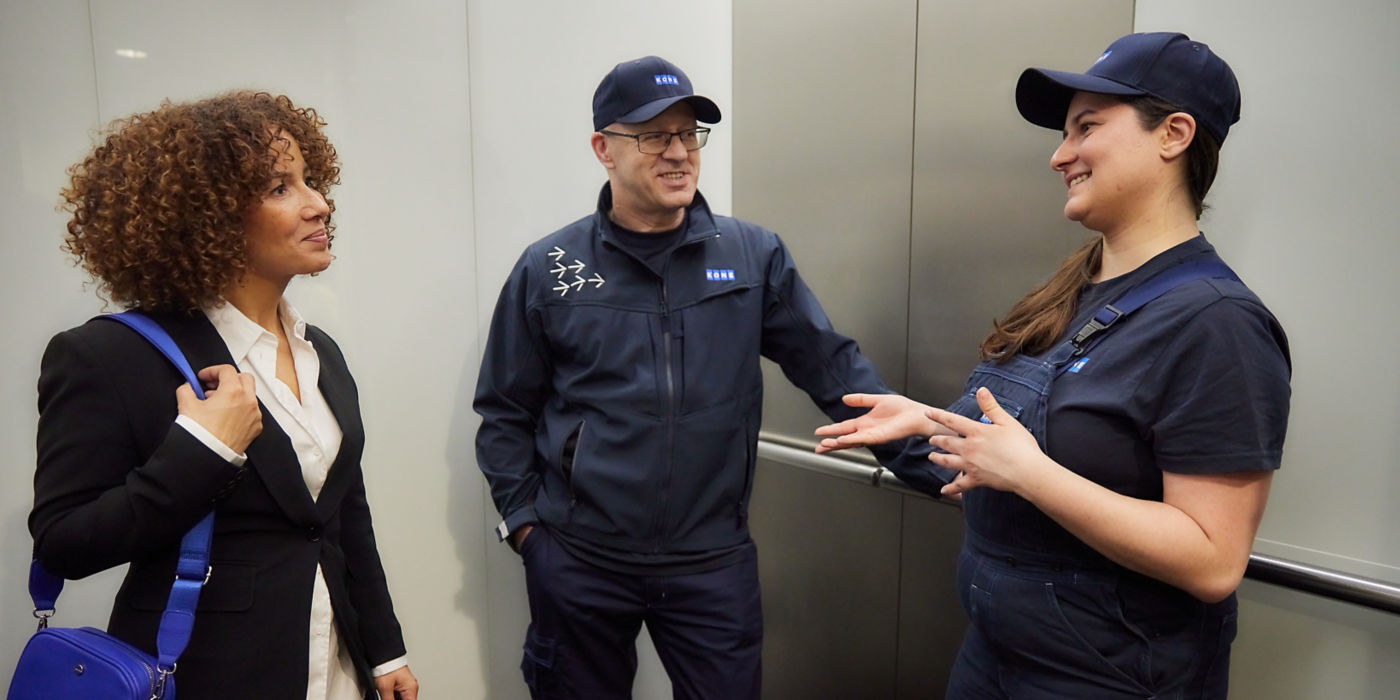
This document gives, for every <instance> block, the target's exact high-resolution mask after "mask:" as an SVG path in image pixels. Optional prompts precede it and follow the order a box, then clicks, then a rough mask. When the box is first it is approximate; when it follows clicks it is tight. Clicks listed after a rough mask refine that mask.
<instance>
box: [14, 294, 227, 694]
mask: <svg viewBox="0 0 1400 700" xmlns="http://www.w3.org/2000/svg"><path fill="white" fill-rule="evenodd" d="M98 318H104V319H109V320H112V321H118V322H120V323H124V324H126V325H127V326H130V327H131V328H132V329H133V330H135V331H136V332H137V333H140V334H141V335H142V336H143V337H145V338H146V339H147V340H149V341H151V344H153V345H155V346H156V349H158V350H160V352H161V354H162V355H165V356H166V358H168V359H169V360H170V362H171V363H172V364H174V365H175V367H176V368H177V369H179V370H180V374H182V375H183V376H184V377H185V381H187V382H189V384H190V387H191V388H193V389H194V393H195V396H197V397H199V398H200V399H201V400H202V399H203V398H204V388H203V387H201V386H200V384H199V378H198V377H197V376H196V375H195V373H194V370H193V369H191V368H190V363H189V361H187V360H186V359H185V355H184V353H182V352H180V348H179V347H178V346H176V345H175V341H174V340H171V338H170V336H169V335H168V334H167V333H166V332H165V330H164V329H163V328H161V327H160V326H159V325H158V324H157V323H156V322H155V321H153V320H151V319H150V317H148V316H145V315H143V314H141V313H140V312H137V311H126V312H123V313H119V314H108V315H105V316H99V317H98ZM213 535H214V513H213V512H212V511H210V513H209V514H208V515H206V516H204V518H203V519H201V520H200V521H199V522H198V523H197V524H195V526H194V527H192V528H190V531H189V532H187V533H185V536H184V538H183V539H181V540H180V558H179V561H178V562H177V563H176V566H175V583H174V585H172V586H171V588H170V598H169V599H168V600H167V601H166V604H165V613H164V614H163V615H161V618H160V631H159V632H158V633H157V635H156V651H157V659H158V661H159V664H160V667H161V670H162V672H164V673H173V672H174V670H175V662H176V660H178V659H179V658H180V654H181V653H183V652H184V651H185V646H186V645H188V644H189V641H190V632H191V631H193V629H194V611H195V608H196V607H197V606H198V604H199V592H200V589H202V588H203V587H204V584H205V583H207V582H208V580H209V574H210V567H209V544H210V541H211V540H212V539H213ZM62 590H63V578H62V577H59V576H54V575H53V574H51V573H49V572H48V571H46V570H45V569H44V567H43V566H41V565H40V564H39V562H38V560H35V561H34V562H33V563H32V564H31V565H30V567H29V595H30V597H31V598H33V599H34V609H35V610H34V614H35V616H37V617H39V618H40V622H39V627H40V628H43V627H45V626H46V623H47V618H48V615H43V614H41V613H43V612H47V613H49V614H52V613H53V610H54V604H55V603H56V602H57V601H58V594H59V593H60V592H61V591H62Z"/></svg>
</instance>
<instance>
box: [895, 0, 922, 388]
mask: <svg viewBox="0 0 1400 700" xmlns="http://www.w3.org/2000/svg"><path fill="white" fill-rule="evenodd" d="M919 9H920V8H919V0H914V23H913V28H914V71H913V84H912V85H911V86H910V92H911V93H912V101H911V102H910V111H911V113H912V114H911V118H910V120H909V238H908V247H907V248H906V249H905V255H904V258H905V260H906V261H907V265H908V267H907V268H906V272H907V273H908V274H907V275H906V276H905V278H904V383H903V385H902V386H900V387H899V390H900V391H901V392H902V393H904V394H905V395H906V396H907V395H908V394H909V387H910V386H911V381H910V373H911V372H913V370H914V366H913V362H912V359H911V358H913V356H914V352H913V350H914V349H913V348H912V347H910V345H909V343H910V340H911V339H912V338H913V337H914V332H913V330H912V327H911V324H912V323H913V322H914V270H915V265H914V193H915V189H914V173H915V170H916V168H917V166H918V158H919V149H918V138H919Z"/></svg>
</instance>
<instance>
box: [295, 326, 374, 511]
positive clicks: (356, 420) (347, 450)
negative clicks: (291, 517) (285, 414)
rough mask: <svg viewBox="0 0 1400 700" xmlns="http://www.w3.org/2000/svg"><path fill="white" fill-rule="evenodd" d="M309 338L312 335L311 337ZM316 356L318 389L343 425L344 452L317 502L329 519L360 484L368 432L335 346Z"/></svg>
mask: <svg viewBox="0 0 1400 700" xmlns="http://www.w3.org/2000/svg"><path fill="white" fill-rule="evenodd" d="M308 335H309V333H308ZM315 345H316V355H317V357H318V358H320V361H321V378H320V381H318V382H317V388H319V389H320V390H321V396H322V397H324V398H325V399H326V405H328V406H330V409H331V413H333V414H335V419H336V421H337V422H338V423H339V424H340V432H341V440H340V451H339V452H338V453H336V457H335V461H334V462H333V463H331V469H330V473H329V474H327V475H326V483H325V485H324V486H322V487H321V496H320V497H319V498H317V499H316V504H317V507H318V509H319V510H321V511H322V515H323V516H324V517H327V518H329V517H330V516H331V515H332V514H333V513H334V512H335V511H336V510H338V509H339V508H340V501H341V499H342V498H344V496H345V492H346V491H347V490H348V489H349V488H350V487H351V486H352V485H353V484H354V483H355V482H356V479H354V478H353V477H355V476H356V472H358V470H359V463H360V455H361V454H362V453H363V452H364V444H365V430H364V424H363V422H362V421H361V419H360V402H359V397H358V395H357V392H356V391H355V380H354V379H353V378H352V377H351V376H350V369H349V368H348V367H346V366H345V362H344V359H343V358H341V356H340V354H339V352H338V351H336V350H335V349H334V348H333V347H332V345H331V343H329V342H321V343H315Z"/></svg>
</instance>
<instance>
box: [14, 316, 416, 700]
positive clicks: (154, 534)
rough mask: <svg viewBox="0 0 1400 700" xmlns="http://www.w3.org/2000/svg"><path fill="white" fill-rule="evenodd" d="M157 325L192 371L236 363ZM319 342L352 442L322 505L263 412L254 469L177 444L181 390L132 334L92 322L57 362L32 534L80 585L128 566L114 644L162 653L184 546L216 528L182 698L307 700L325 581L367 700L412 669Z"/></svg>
mask: <svg viewBox="0 0 1400 700" xmlns="http://www.w3.org/2000/svg"><path fill="white" fill-rule="evenodd" d="M151 316H152V318H154V319H155V320H156V321H157V322H158V323H159V324H160V325H161V326H162V327H163V328H165V330H166V331H168V332H169V333H170V336H171V337H172V338H173V339H174V340H175V343H176V344H177V345H178V346H179V347H180V349H181V350H183V351H184V353H185V356H186V357H187V358H188V359H189V362H190V365H191V366H192V367H193V368H194V369H195V371H199V370H200V369H202V368H204V367H207V366H209V365H216V364H232V363H233V359H232V357H231V356H230V355H229V352H228V348H227V347H226V346H225V345H224V343H223V340H222V339H221V338H220V337H219V334H218V332H217V331H215V330H214V326H213V325H212V324H211V323H210V322H209V320H208V319H207V318H205V316H204V315H203V314H202V313H198V312H196V313H195V314H193V315H187V314H155V313H153V314H151ZM307 339H308V340H310V341H311V343H312V344H313V345H314V346H315V348H316V352H317V354H318V355H319V356H320V360H321V377H320V383H319V387H320V389H321V393H322V394H323V395H324V396H325V398H326V403H327V404H329V405H330V408H331V411H332V412H333V413H334V414H335V417H336V419H337V420H338V421H339V422H340V428H341V431H342V432H343V433H344V439H343V441H342V442H341V446H340V453H339V455H338V456H337V457H336V460H335V463H334V464H333V465H332V467H331V470H330V474H329V475H328V477H327V479H326V483H325V486H324V488H323V489H322V491H321V494H320V497H319V498H318V499H317V500H315V501H313V500H312V499H311V494H310V492H309V491H308V490H307V488H306V485H305V483H304V482H303V481H302V476H301V467H300V465H299V463H298V462H297V457H296V453H295V452H294V451H293V450H292V446H291V442H290V441H289V439H288V438H287V435H286V433H284V432H283V431H282V429H281V428H280V427H279V426H278V425H277V423H276V421H274V420H272V419H271V417H270V414H268V412H267V409H266V407H263V430H262V434H261V435H259V436H258V437H257V438H256V439H255V440H253V442H252V444H251V445H249V446H248V449H247V451H246V454H247V455H248V461H247V463H246V464H245V465H244V467H234V466H232V465H230V464H228V463H227V462H226V461H224V460H223V459H222V458H220V457H219V456H218V455H216V454H215V453H213V452H212V451H211V450H209V449H208V448H207V447H205V446H204V445H203V444H202V443H200V442H199V441H198V440H197V439H195V438H194V437H193V436H191V435H190V434H189V433H188V432H186V431H185V430H184V429H183V428H180V427H178V426H176V425H175V424H174V420H175V416H176V404H175V389H176V388H177V387H179V386H180V384H182V383H183V381H184V380H183V379H182V378H181V377H180V374H179V373H178V372H177V371H176V370H175V369H174V367H173V366H172V365H171V364H170V363H169V361H168V360H166V359H165V357H164V356H163V355H161V354H160V353H159V351H157V350H156V349H155V347H154V346H152V345H151V344H150V343H149V342H148V341H146V340H145V339H144V338H142V337H141V336H139V335H137V334H136V333H135V332H133V331H132V330H131V329H129V328H126V327H125V326H123V325H121V324H118V323H115V322H112V321H99V320H92V321H89V322H87V323H86V324H84V325H82V326H79V327H77V328H74V329H72V330H69V331H65V332H63V333H60V334H58V335H57V336H54V338H53V340H52V341H50V342H49V346H48V349H47V350H46V351H45V353H44V359H43V363H42V366H41V369H40V374H39V430H38V468H37V470H36V472H35V476H34V510H33V512H32V513H30V516H29V530H30V532H31V533H32V534H33V536H34V541H35V555H36V556H37V557H38V559H39V560H40V561H41V562H42V563H43V564H44V566H45V567H46V568H48V569H49V571H51V572H53V573H54V574H57V575H61V576H64V577H65V578H70V579H74V578H81V577H84V576H87V575H89V574H93V573H96V572H98V571H102V570H104V569H107V568H110V567H113V566H117V565H119V564H123V563H126V562H130V563H131V567H130V569H129V571H128V573H127V575H126V579H125V581H124V582H123V583H122V586H121V590H120V591H119V592H118V593H117V598H116V601H115V603H114V604H113V607H112V617H111V623H110V626H109V628H108V630H109V631H110V632H111V633H112V634H114V635H116V636H118V637H120V638H122V639H125V640H127V641H129V642H131V643H132V644H134V645H136V646H138V647H140V648H142V649H145V650H147V651H148V652H151V653H152V654H154V653H155V646H156V630H157V628H158V626H159V624H160V615H161V611H163V610H164V608H165V602H166V598H167V596H168V595H169V593H170V584H171V582H172V581H173V580H174V570H175V559H176V555H177V552H178V548H179V543H180V538H181V537H183V536H184V534H185V532H186V531H188V530H189V528H190V527H191V526H192V525H194V524H195V523H196V522H198V521H199V519H200V518H201V517H203V516H204V514H205V513H207V512H208V511H209V509H210V508H211V507H212V508H214V510H215V515H214V539H213V546H212V551H211V553H210V562H211V565H212V567H213V572H212V574H211V576H210V578H209V583H208V584H207V585H206V586H205V587H204V590H203V592H202V593H201V595H200V598H199V608H198V611H197V614H196V615H195V623H194V632H193V635H192V636H191V638H190V643H189V647H188V648H187V649H186V650H185V653H184V655H183V656H182V657H181V658H180V661H179V666H178V670H177V672H176V674H175V680H176V683H177V688H178V690H179V693H180V696H181V697H191V698H230V699H232V698H237V699H239V700H245V699H247V698H260V699H274V698H289V699H295V700H303V699H304V698H305V697H306V677H307V650H308V648H309V646H308V639H307V630H308V626H309V624H310V607H311V594H312V586H313V582H314V579H315V574H316V565H317V564H318V563H319V564H320V565H321V570H322V572H323V573H324V575H325V579H326V585H327V587H328V588H329V590H330V595H331V603H332V607H333V609H334V611H335V619H336V623H337V626H338V632H339V634H340V637H341V642H342V643H343V644H345V645H347V647H348V648H349V650H350V652H351V656H352V658H353V659H354V661H355V666H356V669H357V670H358V671H359V675H360V681H361V684H362V686H363V687H364V688H365V690H366V692H367V695H369V696H370V697H372V693H373V687H374V686H373V682H372V681H371V680H370V678H369V669H370V668H372V667H373V666H375V665H377V664H380V663H383V662H385V661H388V660H390V659H393V658H396V657H399V656H401V655H403V654H404V644H403V636H402V633H401V631H400V629H399V623H398V621H397V619H396V618H395V617H394V611H393V606H392V604H391V602H390V599H389V590H388V587H387V585H386V583H385V578H384V569H383V566H382V565H381V564H380V560H379V553H378V551H377V549H376V547H375V543H374V530H373V527H372V525H371V523H370V512H369V506H368V504H367V503H366V501H365V490H364V478H363V473H362V472H361V471H360V455H361V453H362V452H363V449H364V427H363V425H362V424H361V422H360V411H359V399H358V395H357V392H356V389H355V382H354V380H353V379H351V377H350V372H349V370H348V369H347V368H346V366H345V358H344V356H342V355H341V353H340V348H338V347H337V346H336V344H335V342H334V341H332V340H331V339H330V337H329V336H327V335H326V334H325V333H323V332H321V331H320V330H319V329H317V328H315V327H312V326H308V327H307Z"/></svg>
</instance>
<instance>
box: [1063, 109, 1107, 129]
mask: <svg viewBox="0 0 1400 700" xmlns="http://www.w3.org/2000/svg"><path fill="white" fill-rule="evenodd" d="M1098 111H1099V110H1097V109H1094V108H1093V107H1089V108H1087V109H1083V110H1080V112H1079V114H1076V115H1074V116H1073V117H1071V118H1070V120H1069V123H1070V124H1078V123H1079V122H1080V120H1082V119H1083V118H1084V117H1087V116H1089V115H1090V114H1095V113H1097V112H1098ZM1060 135H1061V136H1067V135H1069V132H1068V131H1063V130H1062V131H1060Z"/></svg>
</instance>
